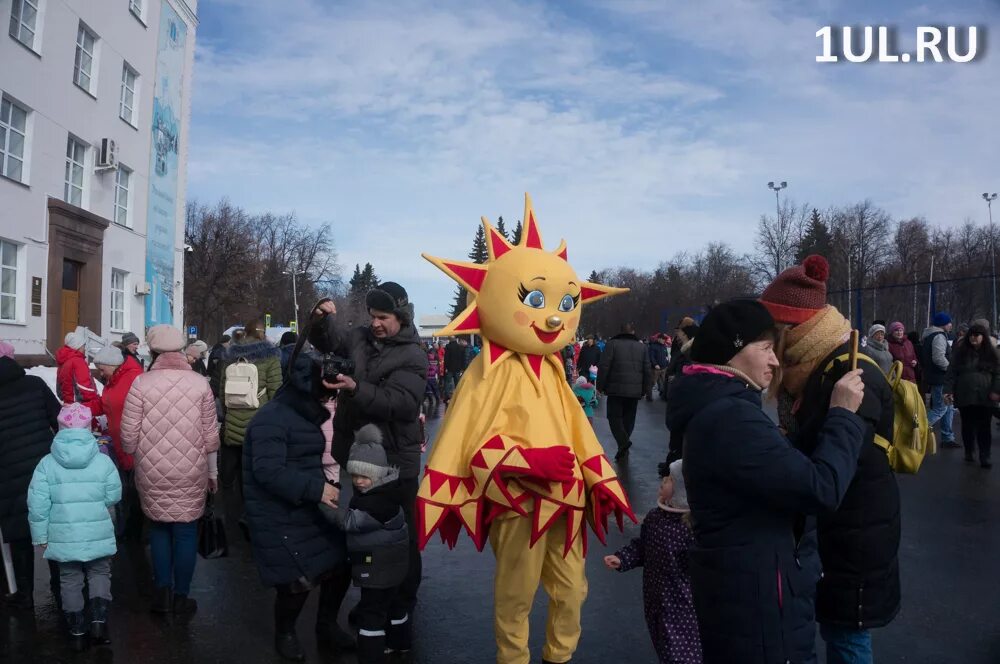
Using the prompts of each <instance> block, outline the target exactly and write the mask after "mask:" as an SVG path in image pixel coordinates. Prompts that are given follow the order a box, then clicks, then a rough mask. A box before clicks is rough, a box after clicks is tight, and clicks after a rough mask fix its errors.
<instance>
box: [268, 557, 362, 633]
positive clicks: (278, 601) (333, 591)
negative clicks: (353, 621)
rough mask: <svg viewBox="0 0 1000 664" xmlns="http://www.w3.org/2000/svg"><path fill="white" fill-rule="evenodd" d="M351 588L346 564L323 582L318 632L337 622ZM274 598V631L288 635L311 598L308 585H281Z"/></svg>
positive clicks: (317, 619)
mask: <svg viewBox="0 0 1000 664" xmlns="http://www.w3.org/2000/svg"><path fill="white" fill-rule="evenodd" d="M350 585H351V568H350V566H348V565H347V564H343V565H340V566H338V567H337V568H336V569H335V570H334V571H333V573H332V574H330V576H329V577H328V578H326V579H324V580H323V582H322V583H320V586H319V606H318V609H317V611H316V629H317V630H320V629H322V628H323V627H324V626H326V625H330V624H334V623H336V622H337V614H338V613H340V605H341V604H342V603H343V601H344V595H346V594H347V589H348V587H349V586H350ZM276 590H277V595H276V596H275V598H274V631H275V632H277V633H278V634H288V633H291V632H294V631H295V623H296V621H297V620H298V619H299V614H301V613H302V607H304V606H305V604H306V600H307V599H309V591H310V590H311V588H310V587H308V586H301V585H298V584H296V585H294V586H279V587H278V588H277V589H276Z"/></svg>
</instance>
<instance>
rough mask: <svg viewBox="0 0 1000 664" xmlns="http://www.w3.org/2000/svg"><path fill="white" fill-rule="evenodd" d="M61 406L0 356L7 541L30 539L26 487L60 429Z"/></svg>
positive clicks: (1, 504)
mask: <svg viewBox="0 0 1000 664" xmlns="http://www.w3.org/2000/svg"><path fill="white" fill-rule="evenodd" d="M59 408H60V403H59V400H58V399H56V395H54V394H53V393H52V390H50V389H49V386H48V385H46V384H45V381H44V380H42V379H41V378H39V377H38V376H28V375H26V374H25V373H24V369H22V368H21V367H19V366H18V364H17V362H15V361H14V360H12V359H10V358H9V357H0V423H2V424H0V430H2V431H3V435H2V436H0V530H2V531H3V537H4V540H6V541H8V542H11V541H13V540H26V539H29V538H30V537H31V533H30V532H28V484H29V483H30V482H31V474H32V473H33V472H35V466H37V465H38V462H39V461H41V460H42V457H44V456H45V455H46V454H48V453H49V448H50V447H51V446H52V437H53V436H54V435H55V433H54V432H55V431H57V430H58V429H59V424H58V423H57V422H56V415H58V414H59Z"/></svg>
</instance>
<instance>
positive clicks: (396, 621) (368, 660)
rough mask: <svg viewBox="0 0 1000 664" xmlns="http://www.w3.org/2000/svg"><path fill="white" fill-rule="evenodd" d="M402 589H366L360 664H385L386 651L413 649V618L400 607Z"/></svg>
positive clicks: (359, 612)
mask: <svg viewBox="0 0 1000 664" xmlns="http://www.w3.org/2000/svg"><path fill="white" fill-rule="evenodd" d="M398 592H399V589H398V588H362V589H361V601H360V602H359V603H358V608H357V615H358V664H381V663H382V662H384V661H385V649H386V648H390V649H391V650H396V651H406V650H409V649H410V637H411V634H410V616H409V614H407V613H406V612H405V611H402V610H401V609H400V608H399V607H398V602H396V596H397V594H398Z"/></svg>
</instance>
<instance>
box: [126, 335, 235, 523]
mask: <svg viewBox="0 0 1000 664" xmlns="http://www.w3.org/2000/svg"><path fill="white" fill-rule="evenodd" d="M121 436H122V447H123V448H124V450H125V453H126V454H134V455H135V481H136V488H137V489H138V490H139V499H140V502H141V503H142V511H143V512H145V513H146V516H148V517H149V518H150V519H152V520H153V521H161V522H166V523H176V522H180V523H188V522H191V521H194V520H196V519H197V518H198V517H200V516H201V515H202V513H203V512H204V510H205V493H206V491H207V490H208V467H209V463H208V455H209V454H211V453H213V452H215V451H216V450H218V449H219V426H218V421H217V419H216V415H215V400H214V399H213V398H212V390H211V388H210V387H209V386H208V381H206V380H205V379H204V378H202V377H201V376H199V375H198V374H196V373H195V372H194V371H192V370H191V365H189V364H188V363H187V359H186V358H185V357H184V353H180V352H171V353H163V354H162V355H160V356H159V357H158V358H156V361H155V362H153V366H151V367H150V368H149V371H147V372H146V373H144V374H142V375H141V376H138V377H137V378H136V379H135V380H134V381H133V382H132V389H130V390H129V393H128V397H127V398H126V399H125V409H124V411H123V414H122V427H121Z"/></svg>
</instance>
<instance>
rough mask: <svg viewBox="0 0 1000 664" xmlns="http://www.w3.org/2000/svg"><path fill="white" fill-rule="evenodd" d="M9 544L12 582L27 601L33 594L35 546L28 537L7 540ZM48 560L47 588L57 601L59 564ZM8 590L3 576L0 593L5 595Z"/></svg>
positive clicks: (0, 569) (1, 575)
mask: <svg viewBox="0 0 1000 664" xmlns="http://www.w3.org/2000/svg"><path fill="white" fill-rule="evenodd" d="M8 544H10V558H11V560H10V562H11V566H12V567H13V568H14V583H16V584H17V594H18V596H19V597H23V598H25V599H26V600H28V601H33V599H34V595H35V547H34V546H32V545H31V540H30V539H16V540H12V541H10V542H8ZM48 562H49V588H50V589H51V590H52V594H53V595H54V596H55V598H56V600H57V601H59V599H60V595H59V565H58V563H55V562H53V561H51V560H50V561H48ZM2 567H3V565H0V578H3V577H4V575H3V573H2ZM9 591H10V588H9V587H8V586H7V580H6V578H3V587H2V588H0V594H4V595H6V594H7V593H8V592H9Z"/></svg>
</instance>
